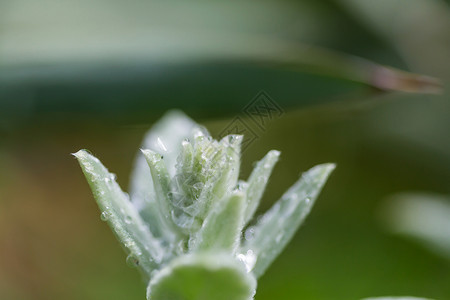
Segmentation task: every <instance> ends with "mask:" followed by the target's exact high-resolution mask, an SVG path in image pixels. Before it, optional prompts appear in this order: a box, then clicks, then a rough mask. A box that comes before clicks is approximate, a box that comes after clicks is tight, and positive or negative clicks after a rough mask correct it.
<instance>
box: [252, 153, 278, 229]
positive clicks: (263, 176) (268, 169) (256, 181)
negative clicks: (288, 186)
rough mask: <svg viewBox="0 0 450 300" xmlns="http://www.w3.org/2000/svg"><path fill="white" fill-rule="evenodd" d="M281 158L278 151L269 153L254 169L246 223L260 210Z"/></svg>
mask: <svg viewBox="0 0 450 300" xmlns="http://www.w3.org/2000/svg"><path fill="white" fill-rule="evenodd" d="M279 157H280V152H279V151H276V150H272V151H269V153H267V154H266V156H264V158H263V159H261V160H260V161H259V162H258V163H257V164H256V167H255V168H254V169H253V171H252V173H251V174H250V177H249V179H248V181H247V184H248V185H247V189H246V191H247V208H246V211H245V218H244V219H245V223H248V222H249V221H250V219H251V218H253V215H254V213H255V211H256V209H257V208H258V205H259V202H260V201H261V197H262V195H263V193H264V190H265V188H266V185H267V182H268V180H269V177H270V174H271V173H272V170H273V167H274V166H275V164H276V163H277V161H278V158H279Z"/></svg>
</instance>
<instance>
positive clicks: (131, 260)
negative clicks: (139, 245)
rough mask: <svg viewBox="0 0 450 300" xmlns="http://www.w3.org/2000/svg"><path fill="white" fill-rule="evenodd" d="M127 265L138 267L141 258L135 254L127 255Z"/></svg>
mask: <svg viewBox="0 0 450 300" xmlns="http://www.w3.org/2000/svg"><path fill="white" fill-rule="evenodd" d="M126 262H127V265H128V266H129V267H131V268H136V267H137V266H139V259H137V257H135V256H134V255H133V254H130V255H128V256H127V260H126Z"/></svg>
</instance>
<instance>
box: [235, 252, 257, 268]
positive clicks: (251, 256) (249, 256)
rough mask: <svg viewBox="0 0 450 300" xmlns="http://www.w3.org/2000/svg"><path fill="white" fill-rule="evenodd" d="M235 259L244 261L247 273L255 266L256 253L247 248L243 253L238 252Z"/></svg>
mask: <svg viewBox="0 0 450 300" xmlns="http://www.w3.org/2000/svg"><path fill="white" fill-rule="evenodd" d="M237 259H238V260H240V261H242V262H243V263H244V265H245V269H246V270H247V273H249V272H250V271H251V270H253V268H254V267H255V264H256V255H255V253H254V252H253V250H247V253H245V254H242V253H241V254H238V255H237Z"/></svg>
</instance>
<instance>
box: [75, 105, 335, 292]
mask: <svg viewBox="0 0 450 300" xmlns="http://www.w3.org/2000/svg"><path fill="white" fill-rule="evenodd" d="M242 139H243V137H242V136H240V135H228V136H226V137H224V138H223V139H221V140H220V141H217V140H214V139H212V138H211V136H210V135H209V133H208V132H207V131H206V129H204V128H202V127H201V126H199V125H197V124H196V123H195V122H193V121H192V120H191V119H190V118H188V117H187V116H185V115H184V114H183V113H181V112H178V111H172V112H169V113H168V114H166V115H165V116H164V117H163V118H162V119H161V120H160V121H159V122H158V123H156V124H155V125H154V127H153V128H152V129H151V130H150V131H149V133H148V134H147V136H146V137H145V140H144V143H143V146H142V150H141V152H142V153H141V154H140V155H138V157H137V160H136V165H135V168H134V170H133V174H132V176H131V177H132V178H131V184H130V187H131V191H130V195H128V194H126V193H124V192H123V191H122V190H121V188H120V187H119V185H118V184H117V183H116V181H115V175H114V174H112V173H110V172H109V171H108V170H107V169H106V168H105V167H104V166H103V165H102V164H101V162H100V161H99V160H98V159H97V158H95V157H94V156H92V155H91V154H90V153H89V152H87V151H85V150H80V151H78V152H77V153H75V154H74V155H75V157H76V158H77V159H78V161H79V163H80V165H81V168H82V169H83V172H84V174H85V176H86V178H87V181H88V182H89V184H90V186H91V189H92V191H93V194H94V197H95V199H96V200H97V203H98V205H99V207H100V210H101V219H102V220H103V221H106V222H107V223H108V224H109V225H110V227H111V229H112V230H113V232H114V233H115V235H116V236H117V238H118V240H119V241H120V242H121V244H122V245H123V247H124V248H125V251H126V252H127V253H128V257H127V263H128V264H130V265H132V266H135V267H137V268H138V269H139V270H140V271H141V273H142V275H143V278H144V280H145V281H146V282H147V283H148V288H147V299H151V300H211V299H215V300H222V299H223V300H249V299H253V297H254V294H255V291H256V280H257V278H258V277H260V276H261V275H263V274H264V272H265V271H266V269H267V268H268V267H269V265H270V264H271V263H272V262H273V260H274V259H275V258H276V257H277V256H278V254H280V252H281V251H282V249H283V248H284V247H285V246H286V245H287V243H288V242H289V241H290V240H291V238H292V237H293V235H294V233H295V232H296V230H297V228H298V227H299V226H300V225H301V223H302V222H303V220H304V219H305V217H306V216H307V215H308V213H309V211H310V210H311V207H312V206H313V204H314V201H315V200H316V198H317V196H318V194H319V192H320V190H321V189H322V187H323V185H324V183H325V182H326V180H327V178H328V176H329V174H330V173H331V171H332V170H333V169H334V165H333V164H323V165H318V166H316V167H313V168H312V169H310V170H309V171H307V172H305V173H304V174H303V175H302V176H301V178H300V179H299V180H298V181H297V182H296V183H295V184H294V185H293V186H292V187H291V188H290V189H289V190H288V191H287V192H286V193H285V194H284V195H283V196H282V197H281V199H280V200H279V201H278V202H276V203H275V204H274V205H273V207H272V208H271V209H269V210H268V211H267V212H266V213H265V214H264V215H262V216H261V217H258V218H257V219H256V220H254V221H253V219H254V214H255V211H256V209H257V207H258V205H259V202H260V200H261V197H262V195H263V192H264V189H265V186H266V184H267V182H268V179H269V176H270V174H271V172H272V169H273V167H274V165H275V164H276V162H277V160H278V157H279V155H280V152H278V151H275V150H272V151H269V152H268V153H267V155H266V156H265V157H264V158H262V159H261V160H260V161H259V162H257V163H256V166H255V168H254V170H253V171H252V173H251V175H250V177H249V178H248V180H247V181H242V180H239V179H238V176H239V167H240V156H241V153H240V152H241V148H240V147H241V142H242Z"/></svg>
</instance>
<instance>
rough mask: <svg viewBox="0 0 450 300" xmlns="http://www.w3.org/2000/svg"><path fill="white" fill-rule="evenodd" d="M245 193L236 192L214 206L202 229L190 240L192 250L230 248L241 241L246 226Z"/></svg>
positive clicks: (234, 247)
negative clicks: (244, 221) (243, 228)
mask: <svg viewBox="0 0 450 300" xmlns="http://www.w3.org/2000/svg"><path fill="white" fill-rule="evenodd" d="M244 202H245V195H244V194H243V193H242V192H235V193H233V194H231V195H230V196H228V197H226V198H225V199H224V200H222V201H220V202H218V203H217V204H216V206H215V207H214V208H212V210H211V212H210V214H209V215H208V217H207V218H206V219H205V220H204V222H203V225H202V227H201V229H200V230H199V231H198V232H197V234H196V235H195V236H194V237H193V238H192V240H191V241H190V247H191V249H190V250H192V251H199V250H200V251H203V250H219V251H220V250H221V249H222V250H229V251H230V252H233V251H234V250H235V249H236V247H237V246H238V243H239V241H240V237H241V235H242V227H243V226H244V223H243V220H244V219H243V218H244V209H245V206H244V205H245V203H244Z"/></svg>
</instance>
